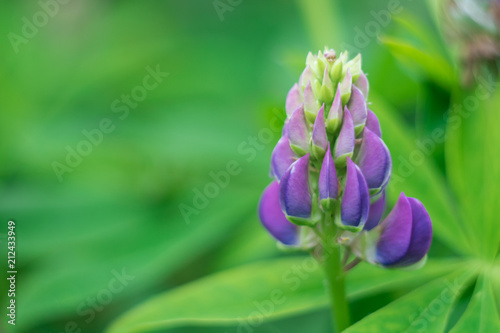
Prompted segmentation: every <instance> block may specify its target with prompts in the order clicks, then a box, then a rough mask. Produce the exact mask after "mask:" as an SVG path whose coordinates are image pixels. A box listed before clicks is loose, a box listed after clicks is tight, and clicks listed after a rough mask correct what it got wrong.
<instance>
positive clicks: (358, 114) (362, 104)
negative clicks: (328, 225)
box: [349, 86, 368, 135]
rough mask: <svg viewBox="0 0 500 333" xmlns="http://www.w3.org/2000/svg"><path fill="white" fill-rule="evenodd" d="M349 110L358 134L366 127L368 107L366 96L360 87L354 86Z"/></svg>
mask: <svg viewBox="0 0 500 333" xmlns="http://www.w3.org/2000/svg"><path fill="white" fill-rule="evenodd" d="M349 110H350V111H351V115H352V122H353V123H354V130H355V132H356V135H358V134H359V133H361V131H362V130H363V128H364V127H365V123H366V117H367V113H368V109H367V107H366V101H365V97H364V96H363V93H362V92H361V90H359V88H358V87H356V86H353V87H352V91H351V99H350V100H349Z"/></svg>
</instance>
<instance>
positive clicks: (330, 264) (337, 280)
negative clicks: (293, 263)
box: [323, 213, 350, 333]
mask: <svg viewBox="0 0 500 333" xmlns="http://www.w3.org/2000/svg"><path fill="white" fill-rule="evenodd" d="M324 228H325V229H324V230H325V236H326V237H324V241H323V260H324V269H325V274H326V280H327V290H328V296H329V297H330V303H331V311H332V319H333V326H334V329H335V332H336V333H340V332H342V331H343V330H345V329H346V328H347V327H349V325H350V315H349V306H348V304H347V299H346V293H345V272H344V268H343V265H342V253H341V251H340V246H339V244H337V243H336V242H335V239H336V238H337V231H338V230H337V226H336V225H335V223H334V222H333V221H332V215H331V214H329V213H327V214H325V221H324Z"/></svg>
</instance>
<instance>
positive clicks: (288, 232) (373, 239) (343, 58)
mask: <svg viewBox="0 0 500 333" xmlns="http://www.w3.org/2000/svg"><path fill="white" fill-rule="evenodd" d="M368 91H369V83H368V79H367V76H366V74H365V73H364V72H363V71H362V70H361V56H359V55H358V56H357V57H355V58H354V59H352V60H348V56H347V53H341V54H340V55H339V56H337V54H336V53H335V51H333V50H325V52H324V53H322V52H319V53H318V54H317V55H313V54H311V53H309V54H308V56H307V59H306V68H305V69H304V71H303V72H302V74H301V76H300V78H299V82H298V83H296V84H295V85H293V87H292V89H290V91H289V93H288V95H287V98H286V105H285V107H286V113H287V119H286V121H285V127H284V130H283V136H282V138H281V139H280V140H279V141H278V143H277V144H276V147H275V148H274V150H273V153H272V156H271V175H272V177H274V178H275V180H274V181H273V182H272V183H271V185H269V186H268V187H267V188H266V190H265V191H264V194H263V195H262V197H261V201H260V205H259V216H260V219H261V221H262V224H263V225H264V227H265V228H266V229H267V230H268V231H269V232H270V233H271V235H272V236H274V237H275V238H276V239H277V240H278V241H279V242H281V243H283V244H285V245H289V246H293V247H297V248H311V247H314V246H321V245H322V244H321V243H320V242H319V239H320V238H321V237H319V236H316V234H318V235H320V234H321V233H322V232H323V230H322V228H323V227H324V223H334V226H336V228H337V230H338V231H337V235H336V237H334V238H332V239H331V242H338V243H339V244H341V245H343V246H348V247H350V250H351V252H352V253H354V254H355V255H357V256H358V257H359V258H361V259H365V260H366V261H368V262H370V263H372V264H376V265H380V266H383V267H391V268H392V267H401V266H409V265H413V264H415V263H417V262H419V261H420V262H421V261H422V258H424V257H425V255H426V253H427V251H428V249H429V245H430V240H431V236H432V226H431V223H430V218H429V215H428V214H427V212H426V211H425V208H424V206H423V205H422V204H421V203H420V202H419V201H418V200H416V199H413V198H407V197H406V196H404V194H401V196H400V198H399V200H398V202H397V204H396V205H395V206H394V208H393V210H392V211H391V212H390V213H389V214H388V216H387V217H386V218H385V219H383V215H384V212H385V207H386V194H385V188H386V186H387V184H388V182H389V179H390V174H391V166H392V161H391V155H390V152H389V149H388V148H387V146H386V145H385V143H384V141H383V140H382V131H381V128H380V123H379V121H378V118H377V115H376V112H373V111H372V110H369V109H368V107H367V97H368ZM319 221H323V222H324V223H318V222H319ZM313 228H314V229H316V230H312V229H313ZM299 234H300V235H307V237H302V236H300V237H299ZM306 243H307V244H306Z"/></svg>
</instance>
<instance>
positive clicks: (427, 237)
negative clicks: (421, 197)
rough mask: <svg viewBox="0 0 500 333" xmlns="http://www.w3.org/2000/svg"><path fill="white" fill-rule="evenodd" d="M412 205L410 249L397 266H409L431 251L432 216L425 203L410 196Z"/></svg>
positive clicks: (409, 199)
mask: <svg viewBox="0 0 500 333" xmlns="http://www.w3.org/2000/svg"><path fill="white" fill-rule="evenodd" d="M408 202H409V203H410V206H411V216H412V228H411V240H410V246H408V251H406V254H405V255H404V257H403V258H401V259H400V260H399V261H398V262H397V263H396V266H397V267H402V266H409V265H412V264H415V263H417V262H419V261H420V260H421V259H422V258H423V257H424V256H425V255H426V254H427V252H428V251H429V248H430V246H431V240H432V223H431V218H430V216H429V214H428V213H427V211H426V210H425V207H424V205H423V204H422V203H421V202H420V201H418V200H417V199H414V198H408Z"/></svg>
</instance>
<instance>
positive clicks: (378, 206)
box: [364, 191, 386, 231]
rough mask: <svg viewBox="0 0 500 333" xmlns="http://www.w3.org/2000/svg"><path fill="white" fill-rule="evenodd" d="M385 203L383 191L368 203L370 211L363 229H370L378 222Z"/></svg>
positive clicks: (382, 213)
mask: <svg viewBox="0 0 500 333" xmlns="http://www.w3.org/2000/svg"><path fill="white" fill-rule="evenodd" d="M385 205H386V199H385V191H384V192H382V194H381V195H380V197H379V198H378V199H377V200H375V201H374V202H373V203H372V204H371V205H370V211H369V212H368V219H367V220H366V223H365V227H364V230H366V231H370V230H372V229H373V228H375V227H376V226H377V225H378V224H379V222H380V219H381V218H382V215H384V211H385Z"/></svg>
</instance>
